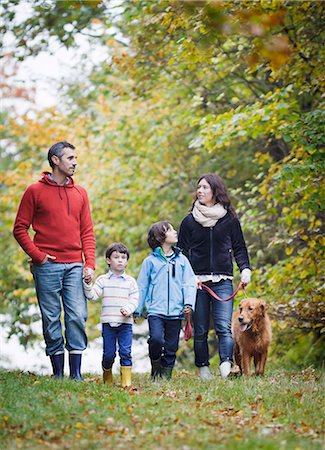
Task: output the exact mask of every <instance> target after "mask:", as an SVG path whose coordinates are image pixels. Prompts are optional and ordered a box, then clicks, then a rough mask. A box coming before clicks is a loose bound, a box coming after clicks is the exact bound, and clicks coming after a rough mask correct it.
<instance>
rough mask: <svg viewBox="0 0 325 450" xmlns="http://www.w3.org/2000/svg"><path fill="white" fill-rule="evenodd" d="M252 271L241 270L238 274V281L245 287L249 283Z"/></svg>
mask: <svg viewBox="0 0 325 450" xmlns="http://www.w3.org/2000/svg"><path fill="white" fill-rule="evenodd" d="M251 275H252V271H251V270H250V269H243V271H242V272H241V274H240V281H241V282H242V283H243V284H244V285H245V286H247V285H248V284H249V283H250V282H251Z"/></svg>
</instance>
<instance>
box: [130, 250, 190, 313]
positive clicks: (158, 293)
mask: <svg viewBox="0 0 325 450" xmlns="http://www.w3.org/2000/svg"><path fill="white" fill-rule="evenodd" d="M137 283H138V287H139V306H138V308H137V309H136V311H135V313H134V314H135V315H141V313H142V311H143V308H144V306H145V307H146V310H147V314H148V316H150V315H159V316H166V317H170V318H175V319H176V318H183V317H184V316H183V309H184V306H185V305H188V306H190V307H191V308H192V309H193V310H194V307H195V300H196V278H195V275H194V272H193V269H192V267H191V264H190V262H189V260H188V259H187V258H186V256H184V255H183V254H182V253H181V250H180V249H179V248H177V247H174V255H173V256H172V257H171V258H170V259H169V258H166V256H165V255H164V253H163V251H162V249H161V247H157V248H155V250H154V251H153V252H152V253H150V255H149V256H148V257H147V258H145V260H144V261H143V263H142V266H141V270H140V274H139V277H138V280H137Z"/></svg>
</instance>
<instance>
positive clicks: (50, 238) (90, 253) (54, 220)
mask: <svg viewBox="0 0 325 450" xmlns="http://www.w3.org/2000/svg"><path fill="white" fill-rule="evenodd" d="M30 225H31V226H32V228H33V230H34V231H35V236H34V239H33V240H32V239H31V238H30V236H29V234H28V229H29V227H30ZM14 236H15V238H16V239H17V241H18V243H19V244H20V246H21V247H22V248H23V249H24V250H25V252H26V253H27V254H28V255H29V256H30V257H31V259H32V261H33V262H34V263H35V264H40V263H41V262H42V261H43V260H44V258H45V257H46V255H47V254H49V255H51V256H55V257H56V260H55V262H58V263H74V262H83V255H84V263H85V267H90V268H92V269H95V247H96V246H95V236H94V228H93V223H92V219H91V214H90V207H89V200H88V195H87V192H86V190H85V189H84V188H83V187H81V186H77V185H75V184H74V182H73V179H72V178H69V181H68V182H67V183H66V184H65V185H64V186H61V185H58V184H57V183H55V182H54V181H53V180H51V179H50V178H49V173H48V172H44V173H43V178H42V179H41V180H39V181H38V182H37V183H35V184H32V185H31V186H29V187H28V188H27V190H26V191H25V193H24V195H23V197H22V199H21V202H20V205H19V209H18V213H17V217H16V221H15V225H14Z"/></svg>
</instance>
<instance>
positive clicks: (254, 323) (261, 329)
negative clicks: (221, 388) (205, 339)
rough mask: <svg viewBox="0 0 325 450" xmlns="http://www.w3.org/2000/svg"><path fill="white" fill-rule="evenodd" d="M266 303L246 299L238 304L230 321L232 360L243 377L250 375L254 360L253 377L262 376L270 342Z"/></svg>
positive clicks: (254, 299) (270, 335) (270, 334)
mask: <svg viewBox="0 0 325 450" xmlns="http://www.w3.org/2000/svg"><path fill="white" fill-rule="evenodd" d="M266 308H267V305H266V302H265V301H264V300H260V299H258V298H246V299H244V300H242V301H241V302H240V304H239V311H235V313H234V314H233V319H232V332H233V336H234V360H235V362H236V364H238V366H239V368H240V372H241V373H242V374H244V375H250V364H251V360H252V358H254V365H255V375H263V374H264V370H265V363H266V358H267V352H268V347H269V345H270V342H271V340H272V330H271V322H270V319H269V316H268V315H267V313H266Z"/></svg>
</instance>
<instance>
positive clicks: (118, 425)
mask: <svg viewBox="0 0 325 450" xmlns="http://www.w3.org/2000/svg"><path fill="white" fill-rule="evenodd" d="M0 381H1V383H0V386H1V388H0V389H1V398H2V405H1V409H0V414H1V418H2V422H1V427H0V435H1V442H2V444H3V446H5V447H6V448H8V449H19V448H24V449H33V450H38V449H44V448H46V447H59V448H63V449H71V448H80V449H87V450H88V449H94V450H95V449H100V448H126V447H127V448H130V449H137V448H139V447H142V448H146V449H157V448H163V449H166V450H169V449H175V448H189V449H211V448H213V449H224V448H231V449H238V450H239V449H240V450H241V449H247V450H248V449H256V448H258V449H263V450H264V449H265V450H267V449H270V450H271V449H297V448H300V449H314V450H320V449H322V445H323V441H322V437H323V436H322V432H323V429H322V425H323V420H322V418H323V417H322V410H323V390H322V387H323V386H322V379H321V374H320V373H319V372H317V371H314V370H311V369H307V370H304V371H302V372H300V373H294V372H289V371H283V370H281V371H273V372H272V373H270V374H269V375H267V376H266V377H258V378H257V377H250V378H245V379H244V378H237V379H228V380H227V382H226V385H225V382H224V381H222V380H221V378H220V377H215V378H214V379H213V380H212V381H211V382H209V383H206V382H199V381H198V378H197V375H196V374H194V373H193V372H192V373H191V372H187V371H180V372H175V373H174V374H173V378H172V380H171V381H170V382H167V381H161V382H156V383H152V382H151V381H150V379H149V375H148V374H143V375H139V374H136V375H135V376H134V380H133V381H134V386H133V387H132V388H131V389H129V390H128V389H122V388H121V387H120V380H119V376H115V379H114V382H115V385H113V386H110V387H108V386H107V385H103V384H102V381H101V378H100V377H99V376H96V377H94V376H86V377H85V382H84V383H76V382H73V381H69V380H64V381H59V380H55V379H51V378H49V377H37V376H35V375H34V374H32V373H18V372H0Z"/></svg>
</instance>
